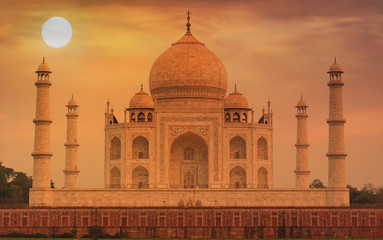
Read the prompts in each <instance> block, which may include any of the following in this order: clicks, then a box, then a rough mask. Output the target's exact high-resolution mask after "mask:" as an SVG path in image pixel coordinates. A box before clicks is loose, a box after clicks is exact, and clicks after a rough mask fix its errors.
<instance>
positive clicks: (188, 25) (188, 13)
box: [186, 10, 191, 32]
mask: <svg viewBox="0 0 383 240" xmlns="http://www.w3.org/2000/svg"><path fill="white" fill-rule="evenodd" d="M186 14H187V15H188V17H187V19H188V22H187V23H186V27H187V28H186V29H187V30H188V32H190V26H191V24H190V14H191V12H190V11H189V10H188V11H187V12H186Z"/></svg>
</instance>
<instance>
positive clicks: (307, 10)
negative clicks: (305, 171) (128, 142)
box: [0, 0, 383, 188]
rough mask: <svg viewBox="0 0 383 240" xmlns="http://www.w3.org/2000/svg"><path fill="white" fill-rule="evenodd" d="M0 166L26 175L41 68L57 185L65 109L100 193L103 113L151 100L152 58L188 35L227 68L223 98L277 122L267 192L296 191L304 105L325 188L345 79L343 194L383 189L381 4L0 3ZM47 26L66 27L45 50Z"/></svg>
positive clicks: (83, 166) (328, 0)
mask: <svg viewBox="0 0 383 240" xmlns="http://www.w3.org/2000/svg"><path fill="white" fill-rule="evenodd" d="M0 6H1V9H0V53H1V57H0V102H1V103H0V133H1V134H0V161H2V162H3V164H4V165H6V166H8V167H12V168H14V169H16V170H18V171H23V172H27V173H28V174H30V175H32V166H33V159H32V157H31V152H32V151H33V139H34V124H33V122H32V119H33V118H34V117H35V116H34V115H35V104H36V103H35V101H36V87H35V86H34V82H35V81H36V74H35V73H34V71H36V70H37V66H38V65H39V64H40V63H41V62H42V58H43V56H45V59H46V63H47V64H48V65H49V67H50V69H51V71H52V72H53V73H52V74H51V78H50V79H51V82H52V87H51V118H52V120H53V123H52V125H51V145H52V146H51V151H52V152H53V157H52V163H51V166H52V170H51V172H52V179H53V181H54V182H55V185H56V187H58V188H61V187H63V185H64V174H63V169H64V161H65V147H64V142H65V141H66V117H65V114H66V107H65V105H66V104H67V102H68V100H69V99H70V97H71V95H72V94H74V97H75V99H76V101H77V102H78V104H79V105H80V108H79V114H80V117H79V142H80V148H79V152H80V153H79V165H80V166H79V168H80V171H81V172H80V186H81V187H103V182H104V179H103V176H104V131H103V128H104V111H105V107H106V103H105V102H106V100H107V99H108V98H109V99H110V101H111V105H112V106H113V107H114V109H115V114H116V116H117V119H118V120H119V121H120V122H122V121H123V109H124V107H125V106H128V104H129V100H130V98H131V97H132V96H133V95H134V93H136V92H137V91H139V88H140V84H141V82H142V83H143V84H144V90H145V91H146V92H149V88H148V79H149V72H150V68H151V66H152V64H153V62H154V61H155V60H156V58H157V57H158V56H159V55H160V54H161V53H162V52H164V51H165V50H166V49H167V48H169V47H170V44H171V43H173V42H175V41H177V40H178V39H179V38H181V37H182V35H183V34H184V33H185V31H186V26H185V24H186V14H185V12H186V11H187V10H188V9H189V10H190V11H191V12H192V14H191V24H192V25H191V32H192V33H193V35H194V36H195V37H196V38H197V39H198V40H199V41H201V42H203V43H205V45H206V47H207V48H209V49H210V50H211V51H212V52H214V53H215V54H216V55H217V56H218V57H219V58H220V59H221V61H222V62H223V64H224V65H225V67H226V70H227V72H228V79H229V87H228V91H227V94H229V93H231V92H232V91H233V90H234V83H235V82H236V83H237V88H238V91H239V92H241V93H242V94H244V96H245V97H247V100H248V102H249V105H250V107H251V106H252V107H253V108H254V110H255V114H254V115H255V116H256V119H257V120H258V118H259V117H260V115H261V109H262V107H263V106H266V102H267V100H268V98H270V100H271V103H272V109H273V112H274V187H276V188H279V187H283V188H285V187H294V186H295V176H294V172H293V171H294V170H295V146H294V144H295V142H296V118H295V113H296V109H295V107H294V106H295V105H296V103H297V102H298V100H299V98H300V95H301V94H303V98H304V99H305V100H306V102H307V103H308V105H309V108H308V114H309V118H308V134H309V135H308V137H309V143H310V147H309V165H310V170H311V174H310V181H311V180H313V179H315V178H319V179H321V180H322V181H323V182H324V183H325V185H327V170H328V169H327V166H328V159H327V157H326V153H327V148H328V146H327V142H328V126H327V123H326V120H327V118H328V92H329V90H328V86H327V82H328V79H329V78H328V75H327V73H326V72H327V71H328V69H329V67H330V65H331V64H332V63H333V61H334V57H337V62H338V63H339V64H340V66H341V67H342V68H343V70H344V72H345V73H344V75H343V77H342V79H343V81H344V83H345V85H344V87H343V101H344V116H345V118H346V120H347V122H346V124H345V141H346V152H347V153H348V156H347V158H346V164H347V166H346V172H347V174H346V176H347V183H348V184H351V185H353V186H357V187H362V186H363V185H364V184H365V183H373V184H375V185H377V186H381V185H383V174H382V172H383V171H382V170H383V1H380V0H375V1H373V0H359V1H357V0H341V1H337V0H322V1H317V0H305V1H293V0H280V1H274V0H262V1H250V0H237V1H224V0H214V1H206V0H193V1H190V0H189V1H184V0H174V1H170V0H161V1H158V0H153V1H145V0H136V1H130V0H121V1H106V0H87V1H77V0H72V1H51V0H46V1H43V0H41V1H38V0H36V1H27V0H23V1H21V0H20V1H19V0H18V1H10V0H0ZM51 17H62V18H65V19H67V20H68V21H69V23H70V24H71V26H72V30H73V33H72V40H71V41H70V42H69V44H68V45H66V46H65V47H63V48H52V47H50V46H48V45H47V44H46V43H45V42H44V41H43V39H42V35H41V30H42V27H43V24H44V23H45V21H47V20H48V19H49V18H51Z"/></svg>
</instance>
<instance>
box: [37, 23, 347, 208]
mask: <svg viewBox="0 0 383 240" xmlns="http://www.w3.org/2000/svg"><path fill="white" fill-rule="evenodd" d="M186 25H187V31H186V33H185V34H184V36H182V37H181V38H180V39H179V40H178V41H176V42H174V43H172V44H171V46H170V47H169V48H168V49H167V50H165V52H163V53H162V54H161V55H160V56H159V57H158V58H157V60H156V61H155V62H154V63H153V65H152V68H151V70H150V74H149V88H150V93H147V92H145V91H143V87H142V85H141V89H140V91H138V92H137V93H136V94H135V95H134V96H132V97H131V99H130V102H129V107H127V108H126V109H124V115H123V116H124V118H123V119H117V117H116V116H115V115H114V110H113V109H112V108H111V107H110V103H109V101H108V102H107V105H106V110H105V112H104V115H105V122H104V123H100V128H102V127H104V130H105V158H104V188H97V189H93V188H79V187H78V181H79V175H80V169H79V168H78V161H79V158H78V151H79V145H80V144H79V143H80V140H79V139H78V135H77V133H78V131H81V129H78V127H77V119H78V117H79V111H78V107H79V105H78V104H77V102H76V101H75V99H74V98H73V97H72V98H71V99H70V100H69V102H68V104H67V109H68V112H67V114H66V117H67V140H66V143H65V147H66V159H65V169H64V175H65V186H64V188H62V189H52V188H50V180H51V173H50V161H51V157H52V153H51V151H50V125H51V123H52V120H51V119H50V102H49V90H50V87H51V85H52V83H54V79H52V80H53V81H51V79H50V74H51V73H52V72H51V70H50V68H49V67H48V65H47V63H45V60H43V62H42V63H41V64H40V65H39V66H38V69H37V71H36V74H37V81H36V82H35V85H36V87H37V100H36V116H35V118H34V120H33V122H34V124H35V144H34V151H33V153H32V156H33V187H32V188H31V190H30V206H68V207H69V206H70V207H77V206H92V207H97V206H100V207H109V206H111V207H121V206H128V207H129V206H150V207H166V206H223V207H226V206H251V207H254V206H348V205H349V192H348V189H347V188H346V180H345V158H346V153H345V149H344V132H343V128H344V124H345V119H344V118H343V104H342V86H343V84H344V83H343V81H342V74H343V70H342V69H341V67H340V66H339V64H338V63H337V62H336V61H335V62H334V63H333V64H332V65H331V66H330V69H329V71H328V72H327V73H328V79H329V80H328V83H327V85H328V87H329V91H330V94H329V118H328V120H327V123H328V126H329V149H328V153H327V157H328V183H329V184H328V187H327V188H324V189H310V188H309V174H310V169H309V156H308V148H309V143H308V132H307V119H308V112H307V107H308V105H307V104H306V102H305V100H304V99H303V98H302V97H301V96H297V99H298V103H297V106H296V118H297V141H296V144H295V148H296V169H295V171H294V173H295V177H296V186H295V188H286V189H279V188H273V112H272V110H271V103H270V101H268V102H267V107H266V109H263V110H262V112H260V113H255V112H254V111H253V109H252V108H250V107H249V104H248V101H247V99H246V97H245V96H244V95H242V94H241V93H240V92H239V91H237V89H236V87H235V88H234V91H233V92H230V93H229V92H228V78H227V73H226V70H225V67H224V64H223V63H222V62H221V60H220V59H219V58H218V57H217V56H216V55H215V54H214V53H213V52H211V51H210V50H209V49H208V48H207V47H206V46H205V44H204V43H202V42H200V41H199V40H197V38H196V37H195V36H194V35H193V34H192V32H191V30H190V27H191V24H190V17H189V16H188V21H187V24H186ZM323 104H327V103H323ZM100 114H102V111H100ZM102 124H104V126H102ZM292 147H294V146H293V144H292ZM83 158H86V156H83ZM80 160H81V159H80ZM89 167H91V166H89Z"/></svg>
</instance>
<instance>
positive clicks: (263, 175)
mask: <svg viewBox="0 0 383 240" xmlns="http://www.w3.org/2000/svg"><path fill="white" fill-rule="evenodd" d="M267 175H268V174H267V170H266V168H264V167H260V168H259V169H258V188H269V187H268V184H267V182H268V176H267Z"/></svg>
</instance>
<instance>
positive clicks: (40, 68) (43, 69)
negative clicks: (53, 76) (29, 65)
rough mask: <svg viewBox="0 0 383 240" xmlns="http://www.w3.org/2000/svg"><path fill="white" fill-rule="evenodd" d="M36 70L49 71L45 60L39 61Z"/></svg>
mask: <svg viewBox="0 0 383 240" xmlns="http://www.w3.org/2000/svg"><path fill="white" fill-rule="evenodd" d="M37 71H39V72H49V67H48V65H47V64H46V63H45V62H43V63H41V64H40V65H39V67H38V68H37Z"/></svg>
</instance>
